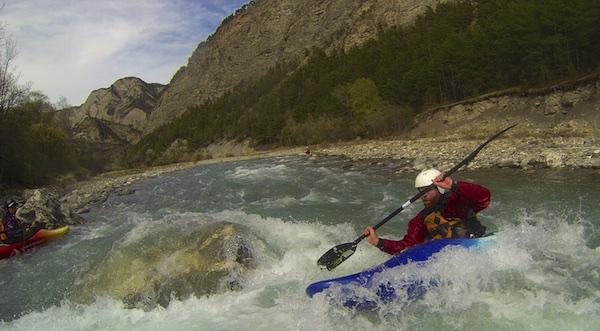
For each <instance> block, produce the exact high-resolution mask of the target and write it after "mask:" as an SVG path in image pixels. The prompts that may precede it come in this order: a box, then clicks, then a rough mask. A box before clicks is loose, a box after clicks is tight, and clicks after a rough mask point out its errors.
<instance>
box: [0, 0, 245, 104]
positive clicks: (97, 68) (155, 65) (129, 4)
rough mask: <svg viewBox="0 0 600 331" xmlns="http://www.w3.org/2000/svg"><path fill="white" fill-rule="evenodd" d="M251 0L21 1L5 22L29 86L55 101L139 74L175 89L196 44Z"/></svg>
mask: <svg viewBox="0 0 600 331" xmlns="http://www.w3.org/2000/svg"><path fill="white" fill-rule="evenodd" d="M246 2H248V0H222V1H218V0H172V1H169V0H132V1H121V0H104V1H96V0H94V1H91V0H80V1H77V0H65V1H58V0H20V1H14V2H11V3H9V4H6V5H5V6H4V8H3V9H2V10H1V11H0V21H2V22H5V23H6V24H7V29H8V31H10V32H11V33H12V34H13V37H14V39H15V40H16V41H17V48H18V51H19V54H18V56H17V59H16V61H15V63H16V65H17V66H18V70H19V71H20V72H21V82H22V83H24V82H26V81H31V82H32V83H33V88H34V89H38V90H41V91H42V92H43V93H45V94H47V95H48V96H49V97H50V99H51V100H57V99H58V98H59V97H60V96H66V97H67V99H68V101H69V102H70V103H72V104H80V103H82V102H83V101H84V100H85V98H86V97H87V95H88V94H89V92H91V91H92V90H95V89H97V88H101V87H108V86H109V85H110V84H112V83H113V82H114V81H115V80H117V79H119V78H122V77H127V76H136V77H140V78H141V79H143V80H145V81H147V82H159V83H168V81H169V80H170V79H171V77H172V76H173V74H174V73H175V72H176V71H177V69H178V68H179V67H180V66H182V65H185V64H186V63H187V58H188V57H189V56H190V55H191V53H192V51H193V50H194V49H195V48H196V46H197V45H198V44H199V43H200V42H201V41H202V40H204V39H206V37H207V36H208V35H210V34H211V33H213V32H214V31H215V30H216V28H217V27H218V25H219V23H220V22H221V21H222V20H223V18H225V17H226V16H228V15H229V14H231V13H232V12H234V11H235V10H236V9H237V8H239V7H241V6H242V5H243V4H244V3H246Z"/></svg>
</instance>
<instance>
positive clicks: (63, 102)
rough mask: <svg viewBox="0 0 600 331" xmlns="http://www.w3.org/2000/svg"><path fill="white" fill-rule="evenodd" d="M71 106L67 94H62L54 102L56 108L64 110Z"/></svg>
mask: <svg viewBox="0 0 600 331" xmlns="http://www.w3.org/2000/svg"><path fill="white" fill-rule="evenodd" d="M70 107H72V106H71V105H70V104H69V101H68V100H67V98H66V97H65V96H62V95H61V96H60V97H59V98H58V101H57V102H56V103H55V104H54V108H55V109H56V110H63V109H66V108H70Z"/></svg>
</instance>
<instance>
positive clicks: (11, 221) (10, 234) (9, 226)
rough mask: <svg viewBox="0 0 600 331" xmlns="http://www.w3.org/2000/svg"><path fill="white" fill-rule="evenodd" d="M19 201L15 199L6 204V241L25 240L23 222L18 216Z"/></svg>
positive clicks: (4, 222) (4, 220)
mask: <svg viewBox="0 0 600 331" xmlns="http://www.w3.org/2000/svg"><path fill="white" fill-rule="evenodd" d="M16 213H17V203H16V202H15V201H14V200H11V201H9V202H8V203H7V204H6V215H4V219H3V220H2V226H3V231H4V234H5V235H6V237H7V239H6V240H5V242H9V243H10V242H16V241H21V240H23V228H22V225H21V222H20V221H19V219H18V218H17V216H16Z"/></svg>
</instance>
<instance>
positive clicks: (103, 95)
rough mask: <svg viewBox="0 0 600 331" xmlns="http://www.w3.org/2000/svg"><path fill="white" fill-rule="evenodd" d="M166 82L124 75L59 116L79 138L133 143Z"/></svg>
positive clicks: (138, 137) (137, 138) (93, 140)
mask: <svg viewBox="0 0 600 331" xmlns="http://www.w3.org/2000/svg"><path fill="white" fill-rule="evenodd" d="M163 90H164V85H161V84H149V83H146V82H144V81H143V80H141V79H139V78H135V77H127V78H122V79H119V80H118V81H116V82H115V83H114V84H113V85H111V86H110V87H108V88H101V89H98V90H95V91H93V92H92V93H90V95H89V96H88V98H87V100H86V101H85V103H83V104H82V105H81V106H79V107H73V108H69V109H66V110H64V111H62V112H61V113H62V114H60V115H59V116H61V117H62V120H63V121H64V124H66V125H67V126H68V127H69V128H70V129H72V130H73V131H74V133H75V136H76V137H79V138H81V139H84V140H88V141H92V142H102V143H115V142H116V143H123V142H124V143H134V142H137V141H138V140H139V139H140V137H141V132H142V131H143V129H144V127H145V126H146V123H147V121H148V117H149V115H150V113H151V112H152V110H153V109H154V107H155V105H156V102H157V100H158V98H159V97H160V94H161V93H162V91H163Z"/></svg>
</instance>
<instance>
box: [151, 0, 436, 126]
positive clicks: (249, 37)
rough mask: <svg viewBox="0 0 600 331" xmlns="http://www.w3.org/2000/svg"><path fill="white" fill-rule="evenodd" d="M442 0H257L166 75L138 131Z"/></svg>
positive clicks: (405, 20) (410, 16) (410, 18)
mask: <svg viewBox="0 0 600 331" xmlns="http://www.w3.org/2000/svg"><path fill="white" fill-rule="evenodd" d="M441 2H445V1H443V0H369V1H366V0H305V1H295V0H258V1H255V2H253V3H252V4H251V5H248V6H246V7H245V9H244V10H240V11H238V12H237V13H236V14H235V15H233V16H232V17H230V18H228V19H226V20H225V21H224V23H223V24H222V25H221V26H220V27H219V28H218V29H217V31H216V32H215V33H214V34H213V35H212V36H211V37H209V38H208V39H207V40H206V41H205V42H202V43H201V44H200V45H199V46H198V48H197V49H196V50H195V51H194V53H193V54H192V56H191V57H190V59H189V61H188V64H187V65H186V66H185V67H182V68H181V69H180V70H179V71H178V72H177V73H176V74H175V76H174V77H173V78H172V80H171V82H170V83H169V85H168V87H167V88H166V90H165V91H164V93H163V94H162V95H161V97H160V99H159V101H158V103H157V107H156V108H155V109H154V110H153V111H152V113H151V115H150V118H149V122H148V125H147V127H146V130H145V132H149V131H152V130H153V129H155V128H157V127H158V126H160V125H162V124H164V123H166V122H168V121H170V120H171V119H173V118H174V116H179V115H181V114H182V113H184V112H185V111H186V109H187V107H188V106H190V105H194V104H198V103H202V102H203V101H205V100H207V99H208V98H214V97H218V96H220V95H222V94H223V93H224V92H225V91H228V90H230V89H231V88H233V87H234V86H235V85H236V84H238V83H240V82H242V81H248V80H253V79H256V78H258V77H260V76H262V75H263V74H265V73H266V72H267V70H268V69H269V68H271V67H273V66H274V65H275V64H276V63H277V62H280V61H298V62H299V63H300V62H301V61H302V59H304V58H305V57H306V56H307V55H309V54H310V51H311V50H312V49H314V48H322V49H325V50H332V49H340V48H343V49H348V48H350V47H352V46H354V45H358V44H361V43H363V42H365V41H367V40H369V39H371V38H373V37H374V36H375V35H376V34H377V33H378V32H379V31H382V30H385V29H387V28H389V27H391V26H397V25H405V24H407V23H410V22H413V21H414V19H415V18H416V17H417V16H418V15H419V14H421V13H423V12H424V11H425V10H426V9H427V8H428V7H435V6H436V5H438V4H439V3H441Z"/></svg>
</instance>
